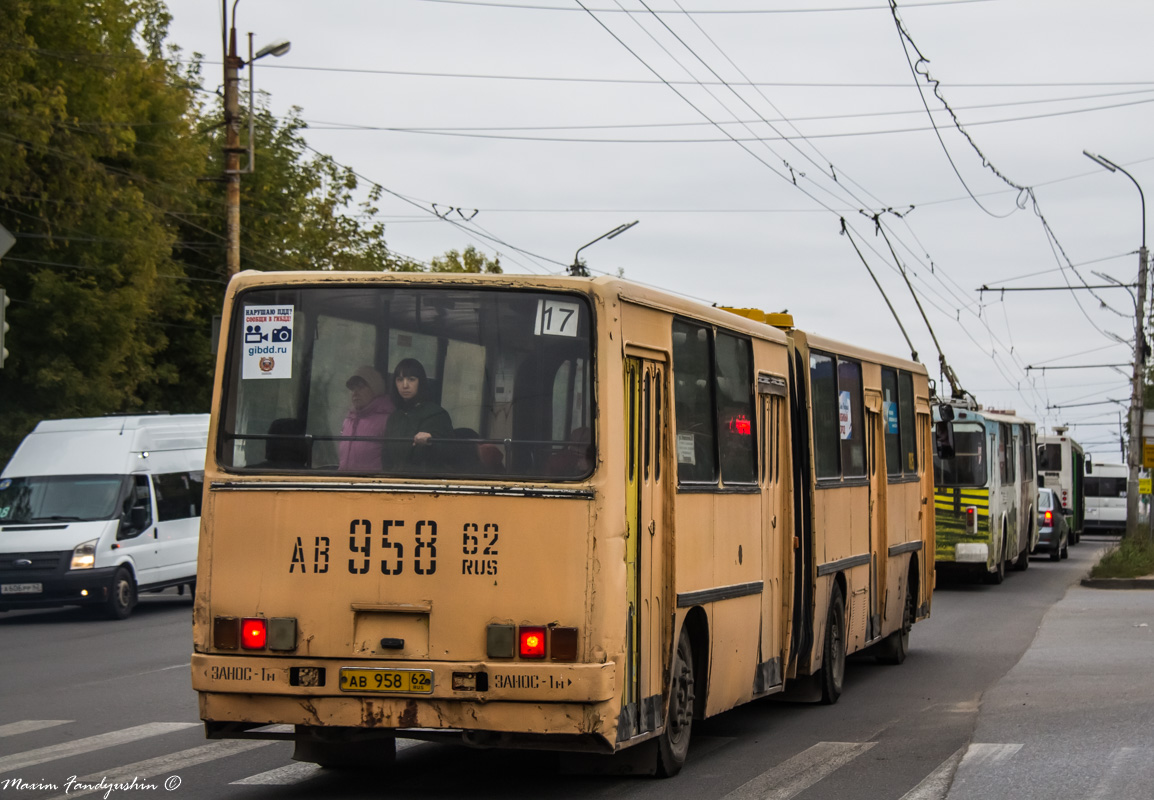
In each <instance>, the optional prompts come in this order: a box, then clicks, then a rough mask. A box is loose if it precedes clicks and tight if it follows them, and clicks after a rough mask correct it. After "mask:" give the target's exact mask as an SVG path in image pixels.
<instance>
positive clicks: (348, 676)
mask: <svg viewBox="0 0 1154 800" xmlns="http://www.w3.org/2000/svg"><path fill="white" fill-rule="evenodd" d="M341 691H342V692H384V693H386V694H390V693H394V692H396V693H398V694H432V692H433V671H432V670H431V669H350V668H347V667H346V668H343V669H342V670H341Z"/></svg>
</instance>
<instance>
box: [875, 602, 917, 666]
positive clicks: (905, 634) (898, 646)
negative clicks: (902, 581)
mask: <svg viewBox="0 0 1154 800" xmlns="http://www.w3.org/2000/svg"><path fill="white" fill-rule="evenodd" d="M913 590H914V587H913V585H912V584H909V583H907V584H906V599H905V602H903V603H902V626H901V627H900V628H898V629H897V630H896V631H894V632H893V633H891V634H890V635H889V636H887V637H886V638H885V641H883V642H882V646H881V649H880V651H879V652H878V655H877V660H878V663H880V664H893V665H897V664H901V663H902V662H904V661H905V660H906V656H907V655H909V652H910V630H911V629H912V628H913V627H914V604H915V603H916V602H917V599H916V598H915V597H914V591H913Z"/></svg>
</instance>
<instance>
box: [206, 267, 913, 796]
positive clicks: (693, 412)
mask: <svg viewBox="0 0 1154 800" xmlns="http://www.w3.org/2000/svg"><path fill="white" fill-rule="evenodd" d="M770 322H775V323H778V324H779V325H780V326H781V327H775V326H774V325H771V324H768V323H770ZM221 337H222V343H223V344H224V346H223V347H222V348H221V354H220V357H219V361H218V365H217V378H216V385H215V390H214V399H213V413H212V422H211V428H210V433H209V450H208V459H207V464H206V469H205V499H204V505H203V509H202V513H203V517H202V523H203V528H202V533H201V539H200V564H199V570H200V571H199V573H198V581H197V596H196V607H195V616H194V651H195V652H194V654H193V657H192V681H193V687H194V688H195V689H196V690H197V692H199V700H200V714H201V717H202V719H203V720H204V721H205V726H206V733H207V735H208V736H210V737H213V738H289V739H292V740H294V741H295V743H296V744H295V748H296V749H295V753H294V758H296V759H298V760H303V761H312V762H315V763H318V764H322V765H326V766H333V767H340V766H361V765H366V764H367V765H371V766H380V767H386V766H387V765H388V763H389V762H390V760H391V759H392V758H393V756H394V754H395V744H396V738H397V737H402V738H417V739H445V738H451V739H453V740H455V741H459V742H460V741H463V742H465V743H467V744H471V745H475V746H479V747H532V748H542V749H557V750H570V751H585V752H594V753H605V754H611V753H615V752H618V751H621V750H624V749H626V748H631V747H633V746H635V745H642V746H643V749H639V750H635V751H633V752H634V754H635V755H638V756H639V757H638V758H637V759H635V761H636V763H637V764H639V765H640V766H638V767H634V768H635V769H638V770H644V771H649V772H654V773H657V774H661V775H672V774H675V773H676V772H677V771H678V770H679V769H680V767H681V765H682V763H683V762H684V760H685V758H686V754H687V752H688V747H689V738H690V732H691V729H692V725H693V721H694V720H697V719H702V718H704V717H708V716H711V715H715V714H718V713H721V712H723V711H725V710H727V709H730V708H733V707H734V706H737V705H739V704H741V703H745V702H747V701H750V700H752V699H754V698H758V697H763V696H767V695H770V694H774V693H777V692H782V691H785V690H786V689H789V688H793V687H798V688H799V689H803V688H804V689H807V690H808V691H809V692H810V693H811V694H818V693H819V692H820V697H821V699H822V700H824V701H825V702H827V703H830V702H834V701H836V700H837V698H838V695H839V694H840V693H841V689H842V681H843V678H844V669H845V657H846V655H847V654H849V653H854V652H857V651H860V650H862V649H864V648H866V647H873V648H874V649H873V650H871V652H873V653H875V654H876V655H877V656H878V657H879V658H880V659H882V660H884V661H888V662H891V663H900V662H901V661H902V660H903V659H904V658H905V655H906V651H907V648H908V642H909V633H910V628H911V626H912V625H913V623H914V622H915V620H918V619H922V618H924V617H926V616H927V615H928V614H929V611H930V598H931V592H932V587H933V563H934V560H933V553H934V549H935V548H934V538H933V537H934V513H933V512H934V506H933V504H932V503H928V502H927V499H928V498H929V497H931V496H932V494H933V486H932V471H931V470H932V463H933V462H932V457H931V453H930V449H929V448H930V443H931V440H932V437H931V435H930V404H929V402H930V401H929V387H928V380H927V377H926V372H925V369H924V367H923V366H922V365H921V364H917V363H914V362H910V361H905V360H902V359H896V358H890V357H887V356H882V355H879V354H877V353H872V352H868V351H865V350H861V349H858V348H855V347H851V346H847V345H843V344H839V343H836V342H833V341H830V340H827V339H823V338H820V337H817V336H812V335H807V334H805V333H802V332H800V331H795V330H793V329H792V328H791V327H790V323H789V321H788V319H787V318H784V317H772V316H771V317H769V318H766V317H765V315H762V314H761V313H760V312H753V311H748V310H737V311H736V312H735V313H731V312H730V311H728V310H723V309H718V308H712V307H710V306H707V305H704V304H700V303H695V302H691V301H687V300H685V299H683V298H679V297H675V296H672V295H669V294H665V293H662V292H659V291H655V290H652V289H649V288H645V287H641V286H638V285H635V284H631V283H628V282H625V281H622V280H617V279H610V278H597V279H588V278H573V277H552V278H538V277H528V276H513V275H423V274H419V275H413V274H377V273H374V274H369V273H333V272H313V273H309V272H296V273H251V272H248V273H242V274H241V275H239V276H237V277H236V278H234V279H233V281H232V283H231V284H230V286H229V290H228V293H227V297H226V301H225V309H224V323H223V328H222V332H221ZM273 725H277V726H279V727H276V728H272V727H269V726H273ZM283 726H292V727H291V729H288V730H287V731H286V729H285V728H284V727H283Z"/></svg>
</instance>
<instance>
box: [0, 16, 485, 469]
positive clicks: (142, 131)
mask: <svg viewBox="0 0 1154 800" xmlns="http://www.w3.org/2000/svg"><path fill="white" fill-rule="evenodd" d="M170 19H171V17H170V15H169V13H168V10H167V8H166V6H165V5H164V3H163V0H0V222H3V224H4V226H5V227H6V228H7V229H8V230H9V231H11V232H12V233H14V234H15V235H16V239H17V242H16V245H15V246H14V247H13V248H12V249H11V250H10V251H9V252H8V253H7V254H6V255H5V256H4V257H3V258H2V259H0V286H4V287H5V289H6V290H7V292H8V295H9V297H10V298H11V300H12V303H11V305H10V306H9V308H8V321H9V323H10V324H11V330H10V331H9V333H8V336H7V339H6V345H7V348H8V350H9V351H10V355H9V358H8V360H7V361H6V362H5V364H4V368H3V369H0V420H3V423H4V424H3V425H2V426H0V462H2V461H3V460H5V459H6V458H7V456H8V455H10V453H11V452H12V450H13V449H15V446H16V445H17V444H18V443H19V441H20V439H21V438H22V437H23V436H24V435H25V434H26V433H27V432H28V431H29V430H30V429H31V428H32V427H33V425H35V423H36V422H37V421H39V420H41V419H48V418H59V417H69V416H96V415H100V414H106V413H116V412H134V411H156V410H167V411H172V412H203V411H206V410H208V408H209V402H210V396H211V391H212V389H211V387H212V373H213V368H214V362H215V356H214V355H213V353H212V330H213V317H214V316H217V315H219V313H220V308H221V303H222V301H223V297H224V291H225V287H226V284H227V275H226V271H225V245H226V241H225V211H226V205H225V184H224V182H223V180H222V178H223V171H224V158H223V147H224V137H225V132H224V128H223V125H222V121H223V119H222V108H221V103H220V98H219V97H218V95H217V94H216V92H215V91H212V89H214V88H215V86H216V85H217V81H216V80H213V81H211V82H210V83H209V84H208V87H209V88H207V89H206V87H205V79H204V78H203V76H202V65H201V64H200V62H199V58H194V59H193V60H192V61H191V63H189V62H188V61H183V62H182V60H181V58H180V57H181V54H180V52H179V50H178V49H177V48H175V47H172V46H170V45H166V40H167V33H168V30H167V29H168V24H169V21H170ZM166 47H167V49H166ZM182 63H183V65H182ZM247 99H248V98H247V96H245V97H242V106H243V107H244V112H243V113H244V114H247V105H248V103H247ZM255 101H256V102H255V103H254V105H255V107H256V114H255V118H254V121H253V122H254V128H255V131H256V136H255V142H254V144H255V171H253V172H252V173H248V174H244V175H242V178H241V201H240V202H241V209H240V213H241V228H240V232H241V234H240V235H241V242H240V244H241V268H242V269H258V270H298V269H325V270H369V271H382V270H389V271H413V270H423V269H425V267H424V266H422V265H420V264H418V263H415V262H413V261H411V260H409V259H405V258H400V257H397V256H396V255H395V254H393V253H392V252H390V251H389V249H388V247H387V246H386V243H385V235H384V234H385V231H384V225H383V223H382V222H381V221H380V219H379V215H378V213H377V208H376V203H377V202H378V201H379V198H380V193H381V189H380V187H376V186H368V187H365V186H363V183H364V182H363V181H362V180H361V179H359V177H358V176H357V175H356V174H355V172H353V170H351V169H349V168H347V167H343V166H341V165H339V164H337V163H336V162H335V161H334V160H333V159H332V158H331V157H329V156H326V155H324V154H321V153H318V152H316V151H314V150H312V149H311V148H309V146H308V144H307V143H306V141H305V139H304V136H303V131H304V129H305V124H304V122H303V121H302V120H301V118H300V110H299V109H294V110H293V111H292V112H290V114H289V115H288V117H287V118H285V119H280V118H277V117H275V116H273V115H272V114H271V113H270V112H269V110H268V106H267V98H266V97H264V96H258V97H257V98H255ZM245 123H247V120H245ZM241 127H242V131H243V133H242V138H243V141H242V144H246V145H247V129H248V125H247V124H242V126H241ZM245 161H247V157H246V156H242V162H245ZM431 268H432V269H435V270H438V271H447V272H500V271H501V268H500V262H499V260H498V259H496V258H494V259H489V258H487V257H486V256H485V255H483V254H481V253H479V252H477V250H476V249H475V248H474V247H471V246H470V247H466V248H465V249H464V251H461V252H458V251H455V250H450V251H448V252H447V253H446V254H445V255H444V256H443V257H440V258H436V259H434V260H433V265H432V267H431Z"/></svg>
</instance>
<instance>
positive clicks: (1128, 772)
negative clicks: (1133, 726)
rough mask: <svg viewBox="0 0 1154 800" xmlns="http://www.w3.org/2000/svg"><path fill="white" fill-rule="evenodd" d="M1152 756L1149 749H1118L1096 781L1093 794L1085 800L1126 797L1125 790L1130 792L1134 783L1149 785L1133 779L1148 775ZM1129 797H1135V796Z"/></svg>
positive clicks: (1106, 799)
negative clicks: (1099, 778) (1144, 774)
mask: <svg viewBox="0 0 1154 800" xmlns="http://www.w3.org/2000/svg"><path fill="white" fill-rule="evenodd" d="M1152 756H1154V751H1152V750H1151V748H1149V747H1120V748H1118V750H1117V751H1115V753H1114V755H1113V757H1112V758H1111V759H1110V764H1109V766H1108V767H1107V768H1106V774H1105V775H1103V776H1102V778H1101V780H1099V781H1098V785H1097V786H1096V787H1095V789H1094V793H1093V794H1091V795H1089V796H1088V797H1087V798H1086V800H1111V798H1117V797H1126V796H1127V795H1129V794H1130V793H1129V792H1127V789H1128V788H1129V789H1130V790H1131V792H1132V791H1133V786H1134V784H1135V783H1136V782H1137V785H1139V786H1143V785H1149V784H1148V783H1146V781H1135V778H1136V777H1137V776H1140V775H1142V774H1143V773H1144V772H1145V773H1146V774H1147V775H1149V774H1150V772H1151V768H1150V764H1151V763H1154V762H1152V761H1151V757H1152ZM1130 796H1135V797H1136V796H1137V795H1130Z"/></svg>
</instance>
